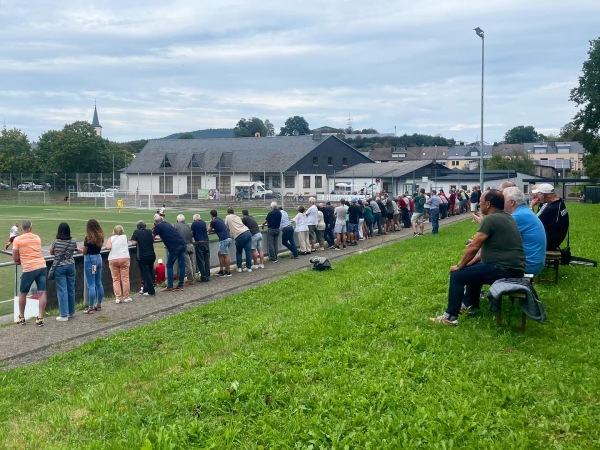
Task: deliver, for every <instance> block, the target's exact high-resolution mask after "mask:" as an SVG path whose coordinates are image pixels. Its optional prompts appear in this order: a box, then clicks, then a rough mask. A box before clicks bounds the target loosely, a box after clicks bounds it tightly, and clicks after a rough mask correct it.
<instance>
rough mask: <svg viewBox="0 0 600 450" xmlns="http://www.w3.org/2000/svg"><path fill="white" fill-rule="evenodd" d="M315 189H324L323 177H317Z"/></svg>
mask: <svg viewBox="0 0 600 450" xmlns="http://www.w3.org/2000/svg"><path fill="white" fill-rule="evenodd" d="M315 188H317V189H322V188H323V177H315Z"/></svg>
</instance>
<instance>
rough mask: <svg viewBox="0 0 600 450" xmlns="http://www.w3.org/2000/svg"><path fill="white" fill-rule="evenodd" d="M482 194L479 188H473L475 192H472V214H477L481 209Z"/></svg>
mask: <svg viewBox="0 0 600 450" xmlns="http://www.w3.org/2000/svg"><path fill="white" fill-rule="evenodd" d="M480 194H481V192H480V191H479V187H478V186H473V190H472V191H471V197H470V199H469V200H470V202H471V212H477V210H478V209H479V196H480Z"/></svg>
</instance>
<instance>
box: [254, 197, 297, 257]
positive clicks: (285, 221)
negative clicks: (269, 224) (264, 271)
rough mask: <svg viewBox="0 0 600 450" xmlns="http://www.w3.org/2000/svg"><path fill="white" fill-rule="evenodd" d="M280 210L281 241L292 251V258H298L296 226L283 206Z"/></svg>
mask: <svg viewBox="0 0 600 450" xmlns="http://www.w3.org/2000/svg"><path fill="white" fill-rule="evenodd" d="M279 210H280V211H281V222H280V224H279V227H280V230H281V243H282V244H283V246H284V247H286V248H287V249H288V250H289V251H290V252H292V258H294V259H298V248H297V247H296V242H295V241H294V227H293V226H292V223H291V222H290V218H289V216H288V213H287V212H285V211H284V210H283V209H282V208H281V206H280V207H279ZM261 268H264V267H261Z"/></svg>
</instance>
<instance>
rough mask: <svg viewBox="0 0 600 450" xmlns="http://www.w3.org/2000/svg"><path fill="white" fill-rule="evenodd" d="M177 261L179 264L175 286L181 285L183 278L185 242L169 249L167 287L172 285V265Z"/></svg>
mask: <svg viewBox="0 0 600 450" xmlns="http://www.w3.org/2000/svg"><path fill="white" fill-rule="evenodd" d="M175 261H177V265H178V266H179V281H178V282H177V287H183V279H184V278H185V244H181V245H180V246H178V247H175V248H171V249H169V257H168V258H167V287H169V288H172V287H173V279H174V274H173V265H174V264H175Z"/></svg>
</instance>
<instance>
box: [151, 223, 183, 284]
mask: <svg viewBox="0 0 600 450" xmlns="http://www.w3.org/2000/svg"><path fill="white" fill-rule="evenodd" d="M152 234H153V235H154V239H156V238H160V239H161V240H162V241H163V244H164V245H165V247H166V248H167V264H166V269H167V287H166V288H164V289H163V290H162V291H161V292H173V291H183V278H184V277H185V251H186V250H185V241H184V240H183V238H182V237H181V235H180V234H179V233H178V232H177V230H176V229H175V227H174V226H173V225H171V224H170V223H169V222H166V221H165V220H164V219H163V217H162V216H161V215H160V214H155V215H154V229H153V230H152ZM175 261H177V265H178V266H179V280H178V282H177V286H176V287H173V282H174V278H175V276H174V274H173V266H174V265H175Z"/></svg>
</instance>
